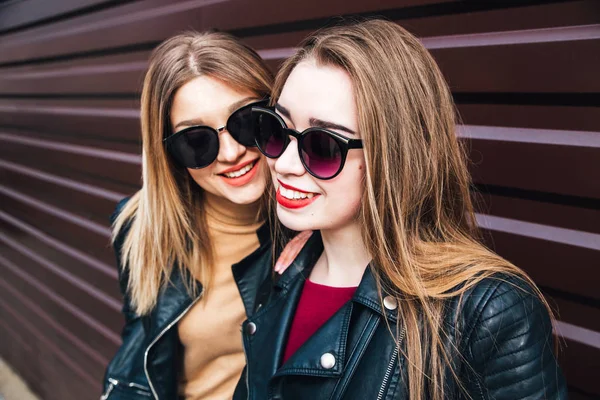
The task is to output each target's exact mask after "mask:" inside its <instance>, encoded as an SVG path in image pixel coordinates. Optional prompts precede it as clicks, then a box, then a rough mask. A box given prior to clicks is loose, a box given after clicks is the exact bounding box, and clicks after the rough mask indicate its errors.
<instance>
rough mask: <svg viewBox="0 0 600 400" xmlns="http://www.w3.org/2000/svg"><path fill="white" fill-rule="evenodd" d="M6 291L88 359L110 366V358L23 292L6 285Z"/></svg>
mask: <svg viewBox="0 0 600 400" xmlns="http://www.w3.org/2000/svg"><path fill="white" fill-rule="evenodd" d="M4 289H5V292H4V293H7V292H8V293H7V294H9V295H10V296H14V297H15V298H16V299H17V300H18V301H19V303H21V304H24V305H25V306H26V307H27V308H28V309H29V310H31V311H32V312H33V313H34V314H35V315H37V316H38V317H39V318H40V319H42V320H44V321H45V322H46V323H47V324H48V325H50V326H51V327H52V328H53V329H54V330H55V331H57V332H58V333H60V334H61V335H62V336H63V337H64V338H65V339H67V341H68V342H69V345H74V346H75V347H77V348H78V349H79V350H81V351H82V352H83V353H85V354H86V356H87V357H91V358H92V359H93V360H95V361H96V362H97V363H99V364H100V365H101V366H103V367H104V366H105V365H107V364H108V362H109V361H110V360H109V359H108V358H106V357H104V356H103V355H102V354H100V353H98V352H97V351H96V350H94V349H93V348H92V347H91V346H90V345H89V344H87V343H86V342H84V341H83V340H81V339H80V338H78V337H77V336H76V335H74V334H72V333H71V332H70V331H69V330H68V329H67V328H65V327H64V326H62V325H60V324H59V323H58V322H56V317H55V316H54V315H51V314H48V313H47V312H46V311H45V310H44V309H43V308H42V307H40V306H39V305H38V304H36V303H35V302H33V301H31V299H30V298H29V297H27V296H25V295H23V293H22V292H20V291H18V290H16V289H15V288H14V287H12V286H10V285H5V288H4Z"/></svg>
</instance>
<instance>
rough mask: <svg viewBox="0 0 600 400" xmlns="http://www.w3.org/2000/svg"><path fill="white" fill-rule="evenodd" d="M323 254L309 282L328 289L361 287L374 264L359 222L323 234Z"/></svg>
mask: <svg viewBox="0 0 600 400" xmlns="http://www.w3.org/2000/svg"><path fill="white" fill-rule="evenodd" d="M321 238H322V239H323V254H322V255H321V257H320V258H319V260H318V261H317V263H316V265H315V267H314V269H313V271H312V272H311V275H310V280H311V281H313V282H316V283H320V284H323V285H328V286H337V287H351V286H358V284H359V283H360V281H361V279H362V276H363V274H364V272H365V269H366V268H367V265H368V264H369V262H370V261H371V258H372V257H371V256H370V255H369V253H368V252H367V248H366V246H365V244H364V242H363V240H362V235H361V229H360V226H359V223H358V221H354V222H352V223H351V224H349V225H346V226H344V227H342V228H338V229H328V230H321Z"/></svg>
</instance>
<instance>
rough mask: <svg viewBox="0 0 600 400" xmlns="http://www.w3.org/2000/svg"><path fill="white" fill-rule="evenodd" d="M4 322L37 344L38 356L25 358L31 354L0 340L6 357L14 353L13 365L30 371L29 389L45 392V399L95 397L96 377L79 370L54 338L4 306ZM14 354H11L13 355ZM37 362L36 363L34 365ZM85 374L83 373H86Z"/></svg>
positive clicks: (58, 399) (30, 341)
mask: <svg viewBox="0 0 600 400" xmlns="http://www.w3.org/2000/svg"><path fill="white" fill-rule="evenodd" d="M0 309H1V310H2V319H3V320H4V321H6V322H7V323H9V324H10V325H11V326H13V327H16V328H17V329H18V332H19V335H20V336H21V337H22V338H23V339H24V340H25V341H27V342H29V343H33V344H34V346H35V347H34V352H35V353H34V355H32V356H31V357H27V358H24V355H26V354H27V353H21V352H16V351H14V350H8V349H7V348H8V347H11V345H14V342H9V341H0V349H2V354H3V355H4V354H10V355H12V357H11V358H10V362H11V363H12V364H13V366H14V367H15V368H17V369H18V370H19V371H27V372H28V373H27V375H29V376H30V379H29V380H28V383H29V386H30V387H31V388H32V390H34V391H35V392H37V393H44V400H79V399H88V398H95V397H96V396H93V397H92V396H90V387H91V381H92V377H90V376H89V374H87V373H85V372H84V371H83V370H82V369H81V368H78V367H77V365H76V364H75V363H74V362H73V360H72V359H71V358H70V357H68V356H67V355H66V354H65V353H64V351H62V349H60V348H58V347H57V346H56V345H55V344H54V341H53V340H52V338H51V337H47V336H46V335H45V334H44V332H41V331H39V330H37V328H36V327H34V326H31V325H30V324H28V321H26V320H24V318H23V317H21V316H20V315H18V314H17V313H12V312H10V311H12V310H6V309H4V308H3V307H2V304H0ZM9 352H10V353H9ZM32 360H35V361H36V362H32ZM82 371H83V373H82Z"/></svg>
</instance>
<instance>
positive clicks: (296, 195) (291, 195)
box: [279, 186, 315, 200]
mask: <svg viewBox="0 0 600 400" xmlns="http://www.w3.org/2000/svg"><path fill="white" fill-rule="evenodd" d="M279 193H280V194H281V195H282V196H283V197H285V198H286V199H289V200H300V199H306V198H309V199H312V198H313V197H314V196H315V194H314V193H305V192H298V191H296V190H290V189H286V188H284V187H283V186H280V187H279Z"/></svg>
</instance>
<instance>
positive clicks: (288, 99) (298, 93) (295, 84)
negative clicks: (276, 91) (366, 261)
mask: <svg viewBox="0 0 600 400" xmlns="http://www.w3.org/2000/svg"><path fill="white" fill-rule="evenodd" d="M278 103H279V104H281V105H282V106H284V107H285V108H287V109H288V110H290V112H291V114H292V118H293V119H294V123H305V122H306V121H307V120H308V119H309V118H317V119H321V120H324V121H332V122H336V123H339V124H342V125H345V126H348V127H349V128H352V129H355V130H356V104H355V101H354V92H353V85H352V80H351V78H350V75H349V74H348V73H347V72H346V71H344V70H343V69H341V68H339V67H335V66H330V65H321V64H317V62H316V61H315V60H312V59H310V60H305V61H302V62H301V63H299V64H298V65H297V66H296V67H295V68H294V69H293V70H292V72H291V74H290V75H289V77H288V79H287V81H286V82H285V85H284V86H283V90H282V91H281V95H280V97H279V100H278ZM296 120H298V121H296Z"/></svg>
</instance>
